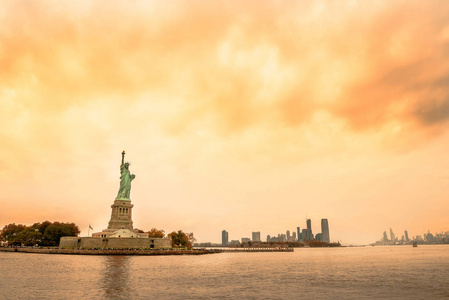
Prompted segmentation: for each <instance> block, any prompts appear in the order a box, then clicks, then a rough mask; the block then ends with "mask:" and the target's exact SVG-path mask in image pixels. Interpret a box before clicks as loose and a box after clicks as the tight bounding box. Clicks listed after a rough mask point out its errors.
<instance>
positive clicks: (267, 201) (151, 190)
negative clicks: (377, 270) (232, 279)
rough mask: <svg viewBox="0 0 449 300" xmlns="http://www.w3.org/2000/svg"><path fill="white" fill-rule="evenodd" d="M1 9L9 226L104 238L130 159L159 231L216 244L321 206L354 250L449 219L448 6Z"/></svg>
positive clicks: (141, 201)
mask: <svg viewBox="0 0 449 300" xmlns="http://www.w3.org/2000/svg"><path fill="white" fill-rule="evenodd" d="M1 11H2V12H3V13H0V21H1V24H2V27H1V28H0V45H1V47H0V116H1V119H2V124H3V126H2V127H1V128H0V137H1V140H2V147H0V181H1V182H2V195H1V204H2V209H1V210H0V226H4V225H6V224H9V223H16V224H17V223H20V224H25V225H31V224H33V223H35V222H42V221H45V220H49V221H51V222H54V221H59V222H74V223H76V224H77V225H79V227H80V229H81V235H87V232H88V226H89V224H90V225H91V226H92V227H93V228H94V230H95V231H98V230H101V229H103V228H104V224H107V222H108V220H109V217H110V215H109V214H108V213H107V212H105V211H104V209H105V207H109V206H110V203H111V201H113V199H114V197H115V195H116V194H117V191H118V188H119V186H118V184H117V180H118V171H119V168H118V163H119V162H120V160H118V159H117V155H119V154H120V153H121V152H122V151H123V150H126V153H127V159H128V160H129V161H130V162H131V168H132V170H133V173H134V174H136V178H135V179H134V181H133V187H132V190H131V195H130V198H131V199H132V202H133V204H134V209H133V222H134V227H136V228H138V229H142V230H145V231H148V230H150V229H151V228H158V229H159V228H160V229H164V230H165V231H166V232H171V231H176V230H179V229H182V230H184V231H186V232H193V233H194V234H195V237H196V238H197V239H198V240H199V241H213V242H217V243H218V242H220V236H219V235H218V234H217V232H219V231H220V230H222V229H223V228H226V230H227V231H229V232H230V233H232V236H234V235H235V236H238V237H239V238H240V237H248V238H250V237H251V235H250V234H251V232H253V231H260V232H261V233H264V235H262V238H265V236H266V234H265V233H269V232H272V233H281V232H282V233H285V232H286V231H285V230H286V229H289V230H290V232H291V234H292V233H293V232H295V231H296V233H297V235H298V233H299V232H298V231H297V230H295V228H296V227H297V226H298V222H297V221H298V220H303V219H305V218H308V219H311V220H316V221H315V224H314V225H313V226H315V228H318V226H319V223H317V222H318V220H320V218H321V217H322V216H325V217H326V218H328V220H330V227H331V236H330V238H331V240H332V241H342V243H343V244H368V243H371V242H373V241H377V240H379V238H381V237H382V233H383V232H384V231H385V230H386V231H387V232H388V230H389V228H397V232H399V229H400V230H401V232H403V231H404V230H408V233H409V235H411V236H413V235H416V234H422V233H423V232H427V231H428V230H430V231H431V232H440V231H441V230H447V216H448V215H449V206H448V205H447V199H448V191H447V186H448V185H449V156H448V155H447V149H448V147H449V127H448V121H449V92H448V89H447V86H448V85H449V79H448V75H447V74H449V56H448V55H447V45H448V43H449V19H448V17H447V16H448V15H449V3H448V2H445V1H441V2H439V1H437V2H425V1H419V2H418V1H397V2H387V1H384V2H383V1H345V2H334V1H299V2H294V1H291V2H285V3H284V2H259V1H249V2H245V3H241V1H223V2H216V1H213V2H205V1H201V2H200V1H192V2H188V3H187V2H183V1H173V2H170V4H168V3H162V2H159V1H135V2H133V5H130V4H129V3H125V2H114V3H113V4H112V3H110V2H105V1H97V2H73V1H49V2H45V3H42V2H28V1H9V0H6V1H2V3H1ZM134 212H135V213H134ZM301 224H302V221H301ZM303 225H305V226H304V227H301V233H302V230H304V229H307V226H306V224H303ZM315 231H316V232H318V230H315ZM401 235H402V234H401Z"/></svg>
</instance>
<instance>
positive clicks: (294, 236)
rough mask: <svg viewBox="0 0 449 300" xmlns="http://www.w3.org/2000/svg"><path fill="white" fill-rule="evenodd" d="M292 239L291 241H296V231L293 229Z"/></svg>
mask: <svg viewBox="0 0 449 300" xmlns="http://www.w3.org/2000/svg"><path fill="white" fill-rule="evenodd" d="M292 241H293V242H296V241H297V239H296V232H294V231H293V233H292Z"/></svg>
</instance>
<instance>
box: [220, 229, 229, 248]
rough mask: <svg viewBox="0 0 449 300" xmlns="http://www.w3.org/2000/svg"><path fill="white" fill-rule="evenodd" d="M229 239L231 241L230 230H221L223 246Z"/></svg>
mask: <svg viewBox="0 0 449 300" xmlns="http://www.w3.org/2000/svg"><path fill="white" fill-rule="evenodd" d="M228 241H229V236H228V232H227V231H226V230H223V231H222V232H221V244H222V245H223V246H226V245H227V244H228Z"/></svg>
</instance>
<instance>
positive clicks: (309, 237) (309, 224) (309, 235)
mask: <svg viewBox="0 0 449 300" xmlns="http://www.w3.org/2000/svg"><path fill="white" fill-rule="evenodd" d="M306 240H307V241H311V240H313V233H312V220H310V219H307V236H306Z"/></svg>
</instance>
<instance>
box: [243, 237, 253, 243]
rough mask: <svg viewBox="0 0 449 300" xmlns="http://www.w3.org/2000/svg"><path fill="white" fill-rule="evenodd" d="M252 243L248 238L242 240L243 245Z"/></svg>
mask: <svg viewBox="0 0 449 300" xmlns="http://www.w3.org/2000/svg"><path fill="white" fill-rule="evenodd" d="M250 241H251V239H250V238H246V237H244V238H242V244H246V243H248V242H250Z"/></svg>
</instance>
